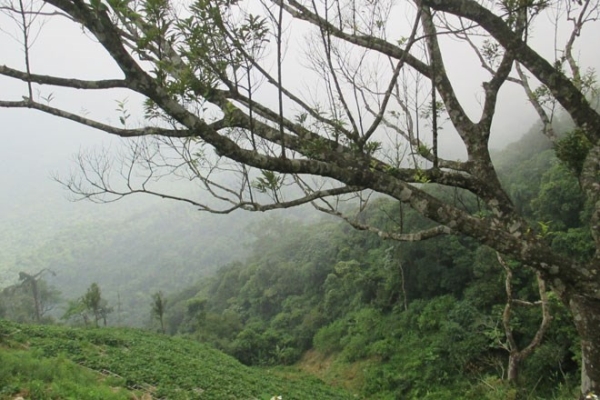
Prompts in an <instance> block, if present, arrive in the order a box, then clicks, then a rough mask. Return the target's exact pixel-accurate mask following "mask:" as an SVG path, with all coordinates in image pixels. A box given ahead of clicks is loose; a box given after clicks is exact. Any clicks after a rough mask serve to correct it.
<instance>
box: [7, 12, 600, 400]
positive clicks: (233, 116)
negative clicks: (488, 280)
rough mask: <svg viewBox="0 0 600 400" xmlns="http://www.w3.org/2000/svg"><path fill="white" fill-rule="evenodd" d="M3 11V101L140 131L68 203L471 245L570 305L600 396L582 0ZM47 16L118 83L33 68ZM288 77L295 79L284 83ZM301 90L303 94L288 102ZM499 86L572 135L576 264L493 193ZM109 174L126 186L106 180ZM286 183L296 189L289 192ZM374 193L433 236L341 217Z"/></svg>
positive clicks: (595, 223)
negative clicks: (110, 99)
mask: <svg viewBox="0 0 600 400" xmlns="http://www.w3.org/2000/svg"><path fill="white" fill-rule="evenodd" d="M2 2H3V3H2V4H3V5H4V7H3V9H4V10H5V12H7V13H8V14H9V15H10V16H12V17H13V19H14V20H15V21H17V22H18V23H19V24H20V26H21V31H22V35H21V39H20V40H21V41H22V44H23V49H24V54H25V63H24V65H25V67H24V69H22V70H19V69H16V68H12V67H9V66H0V74H2V75H4V76H6V77H10V78H14V79H17V80H21V81H24V82H25V83H26V90H27V92H26V93H24V96H23V98H22V99H20V100H1V101H0V106H2V107H7V108H28V109H35V110H38V111H41V112H45V113H48V114H51V115H55V116H57V117H60V118H66V119H69V120H72V121H75V122H77V123H79V124H83V125H86V126H89V127H92V128H95V129H99V130H101V131H104V132H107V133H109V134H113V135H118V136H122V137H126V138H133V137H137V138H140V139H139V140H137V141H134V140H132V141H131V142H130V147H129V150H130V152H129V153H128V155H127V156H124V157H123V159H122V161H123V164H122V169H115V168H114V162H113V161H112V160H110V159H107V158H104V157H103V156H102V155H96V156H94V155H85V154H83V155H81V156H80V158H79V161H80V166H81V169H82V175H80V176H78V177H73V178H71V179H67V180H63V182H64V184H65V185H67V187H68V188H69V189H71V190H72V191H73V192H74V193H76V194H78V195H80V196H81V197H83V198H88V199H92V200H96V201H112V200H115V199H118V198H121V197H124V196H128V195H131V194H135V193H148V194H152V195H157V196H161V197H165V198H170V199H176V200H181V201H185V202H188V203H191V204H193V205H195V206H196V207H198V208H200V209H202V210H206V211H211V212H220V213H227V212H231V211H233V210H236V209H246V210H252V211H266V210H270V209H277V208H285V207H292V206H297V205H301V204H307V203H312V204H314V205H315V206H316V207H317V208H318V209H320V210H322V211H325V212H329V213H332V214H335V215H338V216H341V217H343V218H345V219H346V220H347V221H348V222H349V223H350V224H351V225H353V226H354V227H356V228H358V229H364V230H371V231H374V232H377V233H378V234H379V235H380V236H382V237H384V238H388V239H394V240H408V241H413V240H423V239H427V238H431V237H434V236H439V235H444V234H448V233H452V232H456V233H461V234H464V235H468V236H471V237H472V238H474V239H476V240H478V241H479V242H480V243H481V244H485V245H488V246H490V247H491V248H493V249H495V250H496V251H498V252H499V253H501V254H503V255H504V256H506V257H509V258H512V259H514V260H516V261H518V262H520V263H521V264H522V265H527V266H530V267H531V268H533V269H535V271H537V272H538V273H539V274H540V276H541V277H542V279H543V280H544V281H545V282H547V283H548V285H549V286H550V287H551V288H552V290H553V291H554V292H555V293H556V294H557V296H558V297H559V298H560V299H561V300H562V301H563V302H564V303H565V304H566V305H567V306H568V307H569V309H570V311H571V313H572V314H573V319H574V322H575V325H576V327H577V331H578V333H579V335H580V337H581V350H582V381H581V391H582V396H583V395H585V394H586V393H588V392H596V393H599V392H600V364H599V363H598V362H596V361H597V360H599V359H600V335H598V332H600V273H599V272H600V180H599V178H598V172H599V169H600V114H598V112H596V111H595V109H594V108H593V106H592V104H591V103H590V101H588V99H589V98H591V97H590V95H591V90H592V89H593V87H594V75H593V73H585V70H584V71H582V68H581V66H580V65H579V64H578V63H577V62H576V59H575V57H574V52H575V51H576V47H575V44H576V42H577V39H578V38H579V37H581V36H582V35H584V34H587V33H588V32H590V30H589V29H588V30H586V29H584V28H585V27H586V26H587V25H590V24H594V23H596V22H597V20H598V15H599V12H600V6H599V4H598V1H597V0H580V1H571V0H569V1H564V2H562V1H558V2H550V1H537V0H534V1H521V0H502V1H499V2H490V3H485V4H487V5H485V6H484V5H482V4H479V3H478V2H477V1H475V0H413V1H408V0H407V1H402V2H396V3H393V2H388V1H376V2H373V1H364V2H363V1H355V0H347V1H341V0H322V1H320V2H317V1H316V0H311V1H308V0H307V1H300V0H271V1H269V0H256V1H245V2H244V1H239V0H210V1H208V0H196V1H195V2H193V3H192V4H189V5H188V4H179V3H176V2H175V1H167V0H152V1H150V0H146V1H141V2H129V1H124V0H106V1H105V2H103V1H100V0H89V1H87V0H46V1H44V2H42V3H40V4H43V5H47V6H49V7H51V10H50V8H48V9H46V8H44V9H42V8H40V7H39V4H38V3H31V4H30V5H29V6H27V5H26V4H25V3H23V2H19V3H16V2H15V3H12V2H11V1H10V0H2ZM395 15H402V16H407V18H408V19H409V21H408V23H407V24H406V25H403V24H400V23H398V18H396V17H394V16H395ZM540 16H550V17H551V18H550V20H552V21H554V23H555V30H556V32H558V33H557V35H556V36H555V37H556V41H555V42H554V46H555V54H556V57H555V59H549V60H548V59H546V58H544V57H543V56H542V55H541V54H540V52H539V51H536V48H535V46H536V45H537V46H538V47H539V48H541V46H539V45H538V43H537V42H536V41H535V40H533V39H532V37H531V36H532V32H535V28H536V27H537V25H536V23H539V21H544V20H547V18H540ZM42 17H47V18H62V17H66V18H67V20H69V21H71V22H73V23H75V24H78V25H80V26H82V28H83V29H84V30H85V32H86V33H87V34H89V35H91V36H92V37H93V38H94V40H97V41H98V43H99V44H100V45H101V46H102V47H103V48H104V50H106V52H107V54H108V56H109V57H110V58H111V59H112V60H113V61H114V62H115V63H116V65H117V66H118V67H119V68H120V70H121V72H122V75H123V76H122V77H119V78H114V79H113V78H111V79H102V80H82V79H76V78H62V77H57V76H48V75H42V74H36V73H34V71H32V67H31V62H30V55H31V52H30V49H31V46H32V43H33V42H32V37H35V34H34V33H35V32H32V29H33V26H34V25H33V24H32V21H33V20H34V19H35V18H42ZM565 28H567V29H568V30H567V35H566V37H564V45H563V46H562V47H560V48H559V47H558V46H559V44H558V43H559V42H560V40H561V39H563V36H561V35H560V32H564V31H565ZM299 32H304V33H306V34H307V35H309V38H308V40H307V47H306V51H305V53H304V54H303V58H302V60H301V62H300V63H298V62H296V60H289V58H288V59H286V58H285V57H284V55H285V54H286V53H289V52H286V49H288V50H289V49H291V44H290V43H291V42H292V41H294V40H296V39H297V38H296V36H295V35H296V34H298V33H299ZM548 36H553V35H548ZM447 37H453V38H454V39H455V42H453V43H456V42H458V43H461V44H462V45H464V46H465V47H466V48H469V49H471V50H472V51H473V54H474V55H475V56H476V57H477V58H476V59H477V60H479V63H480V64H481V71H483V72H482V74H485V78H482V79H483V82H482V88H481V90H480V94H481V107H480V109H479V112H480V115H479V118H478V119H475V117H474V116H473V113H470V112H467V106H466V105H465V104H464V102H461V100H460V99H459V96H458V94H457V91H456V82H453V80H452V79H451V75H450V74H449V72H448V62H449V57H450V56H451V53H450V52H451V51H453V49H452V48H451V47H449V45H450V43H451V42H450V41H448V40H447V39H446V38H447ZM536 39H537V38H536ZM286 46H287V47H286ZM288 56H289V54H288ZM444 56H445V57H444ZM99 57H100V55H99ZM461 62H463V61H462V60H461ZM292 64H295V65H292ZM307 64H308V65H307ZM272 66H274V67H273V68H271V67H272ZM302 66H307V68H305V69H304V70H302V71H301V72H300V71H298V70H297V68H300V67H302ZM293 68H294V69H293ZM272 69H273V71H274V72H271V70H272ZM301 77H304V78H305V79H307V80H308V81H309V82H310V84H309V85H310V86H309V89H307V90H304V91H303V90H302V88H301V86H302V85H301V83H299V82H298V81H299V80H300V79H301ZM532 79H534V80H535V82H534V81H532ZM536 82H539V85H538V83H536ZM510 84H517V85H520V86H521V87H522V88H523V89H524V91H525V94H526V96H527V98H528V99H529V101H530V102H531V104H532V105H533V107H534V109H535V111H536V112H537V114H538V115H539V117H540V120H541V122H542V125H543V132H544V133H545V134H546V136H547V137H548V138H549V139H550V140H552V141H554V142H555V143H557V145H558V144H560V143H561V142H560V138H559V133H558V132H555V129H554V126H553V125H552V121H553V116H554V112H555V110H556V109H557V106H560V107H562V109H564V110H565V112H566V113H567V114H568V115H569V116H570V117H571V118H572V119H573V121H574V123H575V125H576V127H577V132H579V133H578V134H577V135H571V136H570V137H571V139H570V141H569V143H570V145H569V146H567V148H566V149H564V146H563V150H561V151H560V152H559V153H558V155H559V156H561V155H563V156H564V157H565V159H566V162H570V163H571V164H572V165H576V166H577V168H576V169H575V173H576V174H577V177H578V179H579V183H580V187H581V190H582V191H583V192H584V194H585V196H586V199H587V202H588V204H590V207H591V209H592V211H591V218H590V224H589V227H590V231H591V234H592V238H593V241H594V244H595V248H596V251H595V253H594V255H593V256H592V257H591V258H587V259H584V260H574V259H573V258H570V257H566V256H564V255H563V254H561V253H560V252H557V251H556V250H554V249H553V248H552V247H551V246H550V242H549V238H548V237H547V235H544V234H543V232H542V234H540V232H539V230H540V227H539V225H538V224H537V223H535V221H528V220H527V219H526V218H525V217H524V215H522V214H521V213H520V212H519V210H518V209H517V208H516V207H515V205H514V203H513V201H512V200H511V198H510V197H509V195H508V194H507V192H506V191H505V190H504V188H503V187H502V185H501V183H500V180H499V178H498V176H497V174H496V170H495V168H494V165H493V163H492V160H491V157H490V152H489V142H490V137H491V134H492V124H493V122H494V121H495V116H496V115H497V109H498V103H499V102H500V100H502V97H501V96H500V95H499V93H500V89H501V88H503V87H505V86H507V85H510ZM536 85H538V86H537V87H536ZM39 86H41V87H42V88H43V87H45V86H57V87H66V88H74V89H83V90H88V91H95V90H100V89H115V88H119V89H127V90H129V91H131V92H133V93H137V94H139V95H141V96H143V97H144V98H145V103H144V107H145V119H144V125H142V126H140V127H135V128H134V127H131V126H130V124H131V122H130V120H131V118H130V117H131V112H130V110H129V108H128V104H126V103H125V102H123V101H122V102H120V103H118V107H117V111H118V113H119V115H118V120H119V121H120V125H118V124H117V125H111V124H109V123H104V122H99V121H96V120H93V119H92V118H90V117H89V116H87V115H81V114H77V113H75V112H72V111H69V110H66V109H62V108H61V106H60V99H54V98H53V95H51V94H40V95H38V96H37V97H36V96H34V93H35V90H34V89H37V88H38V87H39ZM45 93H47V92H45ZM442 127H444V128H445V132H444V135H446V134H447V133H446V132H448V135H449V134H450V132H455V133H456V135H457V136H456V138H457V140H460V142H461V143H462V145H463V146H464V150H465V151H466V161H464V160H461V159H459V158H458V157H446V158H444V157H442V154H443V150H444V149H443V148H440V143H442V142H440V141H438V139H441V138H442V137H441V136H440V137H438V136H439V134H440V132H441V128H442ZM573 138H574V139H573ZM563 144H564V143H563ZM559 148H560V146H559ZM574 154H575V156H573V155H574ZM567 158H568V159H567ZM574 158H575V159H578V161H579V162H575V163H574V162H573V161H574ZM575 161H577V160H575ZM115 173H116V175H117V177H118V176H119V174H120V175H121V177H122V178H123V180H121V181H119V180H117V181H115V180H114V178H115V176H114V175H115ZM169 174H175V175H178V176H184V177H187V178H189V179H190V180H191V181H193V182H197V183H198V184H199V185H200V187H201V188H203V189H204V190H205V191H206V192H207V193H209V194H211V195H212V196H213V198H214V199H215V200H216V201H208V200H207V201H200V200H198V199H197V198H183V197H181V196H180V195H178V194H174V193H163V192H161V191H160V189H159V188H156V187H154V186H152V185H153V183H154V181H155V180H154V178H156V177H159V176H165V175H169ZM119 183H121V185H119ZM434 184H437V185H443V186H449V187H453V188H458V189H461V190H462V191H466V192H470V193H471V194H472V195H474V196H476V197H477V199H478V202H479V204H481V206H482V209H481V210H480V212H477V213H475V214H474V213H472V212H469V210H467V209H465V208H464V207H462V206H461V203H460V202H453V201H449V200H448V199H446V198H442V197H439V196H434V195H432V194H431V192H429V191H428V190H427V188H428V186H431V185H434ZM292 185H294V186H295V188H296V189H295V190H289V189H288V190H284V189H287V188H289V187H290V186H292ZM372 192H377V193H380V194H383V195H386V196H389V197H391V198H394V199H396V200H398V201H399V202H401V203H402V204H404V205H408V206H410V207H412V208H413V209H415V210H416V211H417V212H419V213H420V214H421V215H423V216H424V217H426V218H428V219H430V220H431V221H432V224H431V225H430V226H429V227H427V228H425V229H424V230H421V231H418V232H403V231H402V230H400V229H396V230H384V229H382V228H380V227H377V226H368V225H366V224H364V223H363V222H362V221H361V220H360V219H359V218H357V217H352V216H349V215H345V214H344V209H343V208H340V206H341V205H343V204H344V200H348V198H350V197H351V196H355V198H356V199H358V200H359V202H360V203H359V204H361V208H362V206H363V205H364V204H366V203H367V202H368V200H369V198H370V194H371V193H372Z"/></svg>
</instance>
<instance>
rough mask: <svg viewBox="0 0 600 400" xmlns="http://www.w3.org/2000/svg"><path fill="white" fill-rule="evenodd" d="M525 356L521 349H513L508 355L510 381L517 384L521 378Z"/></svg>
mask: <svg viewBox="0 0 600 400" xmlns="http://www.w3.org/2000/svg"><path fill="white" fill-rule="evenodd" d="M521 361H523V358H522V357H521V354H520V352H519V351H513V352H511V353H510V355H509V356H508V375H507V379H508V381H509V382H510V383H513V384H516V383H517V382H518V380H519V368H520V366H521Z"/></svg>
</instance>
